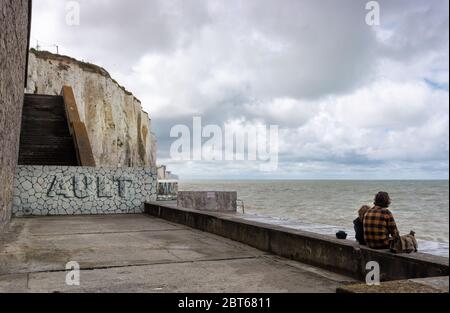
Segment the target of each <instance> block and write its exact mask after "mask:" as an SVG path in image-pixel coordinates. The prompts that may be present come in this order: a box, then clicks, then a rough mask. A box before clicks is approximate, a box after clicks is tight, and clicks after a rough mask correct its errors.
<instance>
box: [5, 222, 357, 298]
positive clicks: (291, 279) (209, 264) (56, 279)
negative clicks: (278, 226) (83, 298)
mask: <svg viewBox="0 0 450 313" xmlns="http://www.w3.org/2000/svg"><path fill="white" fill-rule="evenodd" d="M11 229H12V230H11V232H9V233H7V234H4V235H1V237H0V292H335V291H336V288H337V287H338V286H339V285H341V284H342V283H346V282H354V281H353V280H352V279H351V278H348V277H345V276H341V275H337V274H334V273H331V272H328V271H324V270H321V269H318V268H315V267H311V266H307V265H304V264H301V263H298V262H294V261H290V260H287V259H283V258H280V257H277V256H274V255H270V254H267V253H265V252H262V251H259V250H256V249H253V248H251V247H249V246H246V245H243V244H240V243H238V242H235V241H231V240H228V239H226V238H222V237H218V236H215V235H212V234H209V233H204V232H200V231H197V230H194V229H191V228H187V227H185V226H181V225H177V224H173V223H169V222H167V221H164V220H160V219H156V218H152V217H148V216H145V215H122V216H87V217H85V216H82V217H44V218H29V219H14V220H13V222H12V227H11ZM69 261H76V262H78V263H79V264H80V266H81V268H82V271H81V274H80V276H81V285H80V286H67V285H66V284H65V277H66V272H65V265H66V263H67V262H69Z"/></svg>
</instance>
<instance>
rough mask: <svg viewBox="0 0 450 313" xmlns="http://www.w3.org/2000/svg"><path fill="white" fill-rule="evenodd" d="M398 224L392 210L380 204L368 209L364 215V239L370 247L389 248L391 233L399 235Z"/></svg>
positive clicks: (393, 235)
mask: <svg viewBox="0 0 450 313" xmlns="http://www.w3.org/2000/svg"><path fill="white" fill-rule="evenodd" d="M398 234H399V233H398V229H397V225H396V224H395V221H394V216H393V215H392V213H391V211H389V210H388V209H385V208H381V207H378V206H375V207H373V208H372V209H370V210H369V211H367V213H366V215H365V216H364V239H365V240H366V242H367V245H368V246H369V247H370V248H374V249H387V248H389V235H391V236H392V237H397V236H398Z"/></svg>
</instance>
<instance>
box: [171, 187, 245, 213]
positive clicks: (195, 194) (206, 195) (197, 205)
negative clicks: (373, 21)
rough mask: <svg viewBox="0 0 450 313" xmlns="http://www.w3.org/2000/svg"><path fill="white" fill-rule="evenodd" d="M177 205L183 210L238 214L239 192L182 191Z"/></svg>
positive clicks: (179, 193)
mask: <svg viewBox="0 0 450 313" xmlns="http://www.w3.org/2000/svg"><path fill="white" fill-rule="evenodd" d="M177 204H178V206H179V207H181V208H188V209H196V210H199V211H210V212H236V209H237V192H236V191H231V192H226V191H180V192H178V196H177Z"/></svg>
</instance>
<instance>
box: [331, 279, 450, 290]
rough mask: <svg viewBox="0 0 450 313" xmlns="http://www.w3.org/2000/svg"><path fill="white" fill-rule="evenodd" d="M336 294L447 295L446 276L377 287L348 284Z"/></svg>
mask: <svg viewBox="0 0 450 313" xmlns="http://www.w3.org/2000/svg"><path fill="white" fill-rule="evenodd" d="M337 292H338V293H448V292H449V281H448V276H445V277H432V278H423V279H409V280H400V281H391V282H385V283H381V284H380V285H379V286H368V285H367V284H350V285H346V286H342V287H339V288H338V289H337Z"/></svg>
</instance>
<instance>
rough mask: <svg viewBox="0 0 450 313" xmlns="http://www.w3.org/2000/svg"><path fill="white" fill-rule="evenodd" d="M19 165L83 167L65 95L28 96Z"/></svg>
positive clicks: (26, 96)
mask: <svg viewBox="0 0 450 313" xmlns="http://www.w3.org/2000/svg"><path fill="white" fill-rule="evenodd" d="M19 165H55V166H56V165H61V166H78V165H79V164H78V161H77V153H76V149H75V144H74V140H73V138H72V135H71V133H70V130H69V124H68V122H67V116H66V112H65V105H64V99H63V97H62V96H46V95H33V94H26V95H25V100H24V105H23V113H22V130H21V136H20V150H19Z"/></svg>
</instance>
